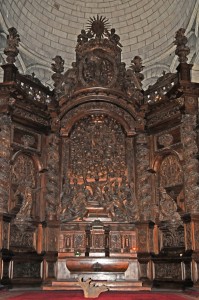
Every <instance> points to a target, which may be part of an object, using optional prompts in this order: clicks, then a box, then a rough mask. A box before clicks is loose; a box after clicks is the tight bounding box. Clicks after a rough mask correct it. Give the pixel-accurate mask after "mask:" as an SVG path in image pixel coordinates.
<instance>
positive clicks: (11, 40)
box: [4, 27, 20, 64]
mask: <svg viewBox="0 0 199 300" xmlns="http://www.w3.org/2000/svg"><path fill="white" fill-rule="evenodd" d="M8 32H9V34H8V35H7V47H6V48H5V49H4V53H5V54H6V55H7V58H6V61H7V62H8V63H9V64H13V63H14V62H15V57H16V56H17V54H18V53H19V50H18V48H17V47H18V46H19V42H20V37H19V34H18V32H17V30H16V28H14V27H11V28H9V29H8Z"/></svg>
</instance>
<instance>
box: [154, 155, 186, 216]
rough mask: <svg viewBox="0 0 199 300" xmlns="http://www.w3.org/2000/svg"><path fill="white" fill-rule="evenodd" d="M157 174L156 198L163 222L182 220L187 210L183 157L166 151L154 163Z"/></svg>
mask: <svg viewBox="0 0 199 300" xmlns="http://www.w3.org/2000/svg"><path fill="white" fill-rule="evenodd" d="M153 170H154V172H155V173H156V198H157V204H158V207H159V218H160V220H161V221H171V219H172V220H173V221H177V220H180V213H181V212H183V211H184V210H185V203H184V189H183V183H184V174H183V168H182V157H181V155H180V154H179V153H177V152H176V151H174V150H170V149H168V150H165V151H163V152H162V153H161V155H158V156H157V157H156V158H155V160H154V163H153Z"/></svg>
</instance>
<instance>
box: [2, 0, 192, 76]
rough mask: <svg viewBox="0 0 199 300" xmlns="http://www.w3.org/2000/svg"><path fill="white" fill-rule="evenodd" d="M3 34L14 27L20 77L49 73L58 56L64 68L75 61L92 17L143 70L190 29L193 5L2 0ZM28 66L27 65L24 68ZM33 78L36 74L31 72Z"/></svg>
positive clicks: (142, 0)
mask: <svg viewBox="0 0 199 300" xmlns="http://www.w3.org/2000/svg"><path fill="white" fill-rule="evenodd" d="M2 2H3V3H2V7H1V8H0V9H1V14H2V18H3V22H2V23H3V25H4V26H3V29H4V31H5V27H7V28H8V27H11V26H14V27H15V28H17V30H18V32H19V34H20V37H21V48H22V49H23V51H22V52H23V53H26V55H28V56H29V57H31V59H32V62H31V67H30V64H29V63H28V62H27V60H26V59H25V57H24V64H25V66H24V71H25V69H27V71H28V72H29V71H30V69H31V70H32V69H33V67H32V66H33V65H34V66H36V65H37V68H38V70H39V69H43V70H44V69H46V68H48V67H49V68H50V62H51V59H52V58H53V57H54V56H55V55H61V56H62V57H63V59H64V60H65V64H66V66H70V65H71V62H72V61H73V60H74V58H75V46H76V40H77V35H78V34H79V33H80V31H81V29H82V28H85V27H86V25H87V21H88V19H89V18H90V17H93V16H96V15H97V14H98V15H100V16H101V15H102V16H105V17H106V18H107V19H109V23H110V26H111V27H113V28H115V29H116V33H117V34H119V35H120V41H121V44H122V45H123V51H122V59H123V61H124V62H126V63H127V64H129V63H130V60H131V59H132V58H133V57H134V56H135V55H140V56H141V57H142V58H143V60H144V64H145V66H150V65H152V64H155V63H160V62H161V64H162V63H165V65H168V66H169V64H170V63H171V62H170V61H168V62H167V61H166V62H164V59H167V57H168V55H169V54H170V53H172V51H173V47H174V46H173V40H174V36H175V32H176V31H177V30H178V29H179V28H181V27H184V28H185V29H186V28H187V26H188V25H189V23H190V20H191V17H193V15H194V14H196V12H194V10H196V3H197V0H190V1H187V0H166V1H165V0H112V1H111V0H109V1H107V0H88V1H87V0H81V1H80V0H42V1H41V0H3V1H2ZM28 64H29V65H28ZM35 73H36V72H35Z"/></svg>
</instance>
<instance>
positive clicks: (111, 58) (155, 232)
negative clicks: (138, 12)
mask: <svg viewBox="0 0 199 300" xmlns="http://www.w3.org/2000/svg"><path fill="white" fill-rule="evenodd" d="M184 33H185V31H184V29H182V28H181V29H179V30H178V31H177V33H176V36H175V42H174V43H175V44H176V51H175V53H176V55H177V56H178V59H179V65H178V67H177V70H176V73H164V72H163V75H162V76H161V77H160V78H159V79H158V81H157V82H156V83H155V84H154V85H152V86H149V87H148V89H147V90H146V91H144V90H143V88H142V81H143V79H144V76H143V74H142V70H143V68H144V67H143V65H142V59H141V58H140V57H139V56H135V57H134V58H132V61H131V65H130V66H129V67H127V66H126V65H125V63H124V62H122V61H121V53H122V43H121V42H120V37H119V36H118V35H117V34H116V31H115V29H113V28H111V29H110V26H109V22H108V20H107V19H106V18H105V17H99V16H97V17H93V18H90V20H89V22H88V26H87V29H86V30H84V29H83V30H81V32H80V34H79V35H78V37H77V46H76V49H75V51H76V61H75V62H72V63H71V68H69V69H67V70H66V71H64V60H63V59H62V57H60V56H59V55H57V56H55V57H54V58H53V63H52V66H51V67H52V71H53V75H52V80H53V83H54V89H53V90H50V89H49V88H48V87H46V86H44V85H43V84H42V83H41V82H40V81H39V80H38V79H37V78H36V77H35V74H32V76H30V75H22V74H20V73H19V71H18V69H17V67H16V66H15V60H16V57H17V55H18V52H19V50H18V46H19V43H20V37H19V34H18V32H17V30H16V29H15V28H10V29H9V34H8V36H7V46H6V48H5V50H4V53H5V56H6V63H5V64H3V65H2V68H3V70H4V81H3V83H0V136H1V145H0V165H1V169H0V216H1V218H0V227H1V235H0V245H1V261H2V264H1V278H2V279H1V283H2V284H5V285H9V286H20V285H31V286H32V285H39V286H43V288H46V289H74V287H77V284H76V283H77V280H78V278H79V276H80V275H81V276H83V278H85V279H87V278H92V279H93V280H96V281H98V280H100V281H104V282H106V285H107V286H108V287H109V289H111V290H136V289H150V287H151V286H156V287H159V286H161V287H162V286H164V285H166V286H167V287H168V286H170V287H176V286H181V287H182V286H191V285H193V284H194V285H197V283H198V274H199V271H198V264H199V234H198V232H199V201H198V195H199V189H198V176H199V173H198V94H199V85H198V84H197V83H192V82H191V75H190V74H191V67H192V65H190V64H188V63H187V56H188V54H189V51H190V50H189V48H188V46H187V45H186V44H187V38H186V36H185V35H184Z"/></svg>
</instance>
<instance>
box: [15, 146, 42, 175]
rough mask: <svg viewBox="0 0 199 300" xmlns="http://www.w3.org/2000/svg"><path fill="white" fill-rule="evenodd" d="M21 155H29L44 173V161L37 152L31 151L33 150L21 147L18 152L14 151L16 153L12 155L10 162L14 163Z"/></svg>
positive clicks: (39, 170)
mask: <svg viewBox="0 0 199 300" xmlns="http://www.w3.org/2000/svg"><path fill="white" fill-rule="evenodd" d="M20 155H26V156H29V157H30V158H31V159H32V160H33V163H34V166H35V167H36V168H37V170H38V172H39V173H42V172H43V170H44V167H43V165H42V162H41V160H40V159H39V157H38V155H37V154H35V153H31V152H28V151H26V150H24V149H21V150H19V151H17V152H15V153H14V155H13V156H12V158H11V160H10V164H11V165H13V164H14V162H15V161H16V159H17V158H18V157H19V156H20Z"/></svg>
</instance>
